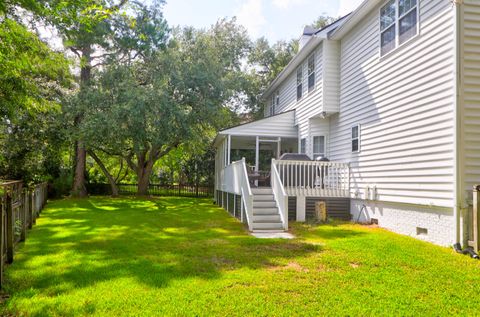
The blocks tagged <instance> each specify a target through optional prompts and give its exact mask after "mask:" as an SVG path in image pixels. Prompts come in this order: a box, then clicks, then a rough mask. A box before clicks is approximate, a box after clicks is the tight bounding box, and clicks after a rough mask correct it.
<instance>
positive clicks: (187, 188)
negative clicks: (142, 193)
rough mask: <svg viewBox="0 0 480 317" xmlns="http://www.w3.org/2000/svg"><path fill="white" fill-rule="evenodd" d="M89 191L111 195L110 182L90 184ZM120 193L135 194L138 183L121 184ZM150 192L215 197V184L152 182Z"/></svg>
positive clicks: (93, 193)
mask: <svg viewBox="0 0 480 317" xmlns="http://www.w3.org/2000/svg"><path fill="white" fill-rule="evenodd" d="M87 187H88V192H89V193H90V194H92V195H111V194H112V190H111V187H110V185H109V184H98V183H94V184H88V185H87ZM118 190H119V194H120V195H135V194H136V193H137V184H119V185H118ZM148 194H149V195H152V196H178V197H213V186H201V185H198V186H197V185H160V184H150V185H149V187H148Z"/></svg>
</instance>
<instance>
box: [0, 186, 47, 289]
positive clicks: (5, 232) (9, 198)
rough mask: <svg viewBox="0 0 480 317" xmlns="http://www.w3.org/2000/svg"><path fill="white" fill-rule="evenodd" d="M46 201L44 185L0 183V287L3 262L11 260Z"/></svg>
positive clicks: (6, 262) (45, 187)
mask: <svg viewBox="0 0 480 317" xmlns="http://www.w3.org/2000/svg"><path fill="white" fill-rule="evenodd" d="M46 201H47V184H46V183H42V184H39V185H36V186H35V187H33V188H31V189H29V188H25V187H24V186H23V182H21V181H9V182H3V183H0V219H1V224H0V250H1V256H0V287H2V285H3V272H4V266H5V264H10V263H12V262H13V255H14V250H15V245H16V244H18V243H19V242H22V241H25V239H26V238H27V229H31V228H32V226H33V225H34V224H35V222H36V219H37V218H38V217H39V216H40V212H41V210H42V209H43V207H44V206H45V203H46Z"/></svg>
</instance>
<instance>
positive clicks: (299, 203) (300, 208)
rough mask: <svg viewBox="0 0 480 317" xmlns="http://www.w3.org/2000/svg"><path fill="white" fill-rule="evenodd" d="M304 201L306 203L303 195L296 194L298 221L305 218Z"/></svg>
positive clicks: (302, 220) (303, 220)
mask: <svg viewBox="0 0 480 317" xmlns="http://www.w3.org/2000/svg"><path fill="white" fill-rule="evenodd" d="M305 203H306V199H305V196H297V221H298V222H305V218H306V217H305V216H306V211H305V209H306V208H305V207H306V206H305Z"/></svg>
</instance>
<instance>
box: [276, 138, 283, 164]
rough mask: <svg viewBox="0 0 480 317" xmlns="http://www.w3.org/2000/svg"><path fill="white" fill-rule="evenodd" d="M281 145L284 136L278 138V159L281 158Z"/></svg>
mask: <svg viewBox="0 0 480 317" xmlns="http://www.w3.org/2000/svg"><path fill="white" fill-rule="evenodd" d="M281 147H282V138H278V142H277V160H278V159H279V158H280V155H281V153H282V152H281Z"/></svg>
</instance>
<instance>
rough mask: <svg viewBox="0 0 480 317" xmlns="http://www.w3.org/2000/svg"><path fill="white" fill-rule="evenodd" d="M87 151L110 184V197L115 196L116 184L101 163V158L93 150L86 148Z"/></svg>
mask: <svg viewBox="0 0 480 317" xmlns="http://www.w3.org/2000/svg"><path fill="white" fill-rule="evenodd" d="M87 152H88V154H89V155H90V156H91V157H92V158H93V159H94V160H95V163H97V165H98V166H99V167H100V169H101V170H102V173H103V175H105V177H106V178H107V179H108V183H109V184H110V187H111V189H112V197H117V196H118V186H117V183H116V182H115V179H114V178H113V176H112V174H110V173H109V172H108V170H107V168H106V167H105V164H103V162H102V160H100V158H99V157H98V156H97V155H96V154H95V152H93V151H92V150H88V151H87Z"/></svg>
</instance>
